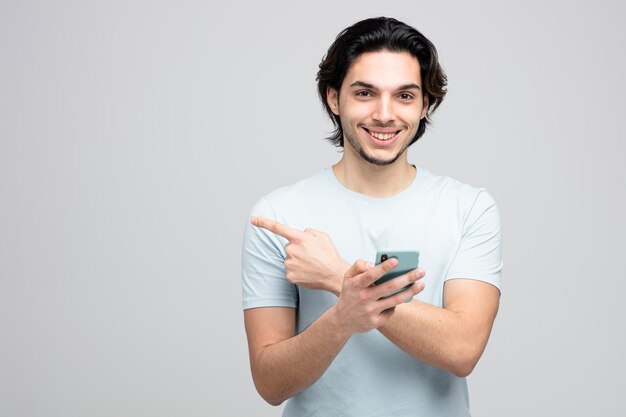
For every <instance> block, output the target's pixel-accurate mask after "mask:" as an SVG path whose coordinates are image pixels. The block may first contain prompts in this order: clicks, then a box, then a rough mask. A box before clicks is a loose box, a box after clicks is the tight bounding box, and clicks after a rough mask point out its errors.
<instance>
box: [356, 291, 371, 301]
mask: <svg viewBox="0 0 626 417" xmlns="http://www.w3.org/2000/svg"><path fill="white" fill-rule="evenodd" d="M368 298H369V296H368V294H367V293H366V292H365V291H361V292H359V293H358V294H357V296H356V299H357V300H358V301H359V302H360V303H364V302H365V301H367V300H368Z"/></svg>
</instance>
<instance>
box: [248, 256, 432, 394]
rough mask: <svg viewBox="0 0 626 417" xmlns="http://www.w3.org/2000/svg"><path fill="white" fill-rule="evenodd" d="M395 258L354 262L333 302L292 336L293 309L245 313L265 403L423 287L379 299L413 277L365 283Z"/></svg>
mask: <svg viewBox="0 0 626 417" xmlns="http://www.w3.org/2000/svg"><path fill="white" fill-rule="evenodd" d="M396 262H397V261H395V260H393V259H390V260H389V261H387V262H385V263H382V264H380V265H378V266H376V267H373V266H372V265H367V264H366V263H365V262H364V261H358V262H356V263H355V264H354V265H353V266H352V267H351V268H350V269H349V270H348V271H347V272H346V275H345V278H344V281H343V286H342V289H341V295H340V297H339V299H338V300H337V303H336V304H335V305H334V306H333V307H331V308H330V309H329V310H327V311H326V312H325V313H323V314H322V315H321V316H320V317H319V318H318V319H317V320H316V321H315V322H313V323H312V324H311V325H310V326H309V327H307V328H306V330H304V331H303V332H302V333H300V334H298V335H295V315H296V310H295V309H293V308H281V307H266V308H255V309H249V310H246V311H245V313H244V319H245V325H246V333H247V335H248V347H249V352H250V367H251V369H252V378H253V380H254V384H255V386H256V388H257V391H258V392H259V394H260V395H261V396H262V397H263V398H264V399H265V400H266V401H267V402H268V403H270V404H273V405H278V404H280V403H282V402H283V401H285V400H286V399H287V398H290V397H292V396H293V395H295V394H297V393H299V392H300V391H302V390H304V389H305V388H307V387H309V386H310V385H311V384H313V383H314V382H315V381H317V380H318V379H319V378H320V377H321V376H322V374H323V373H324V371H326V369H327V368H328V366H329V365H330V364H331V362H332V361H333V359H334V358H335V356H336V355H337V353H338V352H339V351H340V350H341V349H342V348H343V346H344V345H345V343H346V342H347V341H348V339H349V338H350V336H351V335H352V334H354V333H359V332H366V331H370V330H372V329H375V328H377V327H379V326H381V325H382V324H384V323H385V322H386V321H387V320H389V318H390V317H391V316H392V315H393V312H394V307H395V306H396V305H398V304H400V303H402V302H403V300H406V299H407V298H408V297H412V296H413V295H415V294H417V293H418V292H419V291H421V290H422V289H423V285H422V284H421V283H418V284H415V285H413V286H411V288H409V289H407V290H405V291H403V292H401V293H398V294H396V295H394V296H392V297H388V298H385V299H383V300H380V298H381V297H382V296H383V295H385V294H388V293H391V292H394V291H396V290H398V289H400V288H402V287H404V286H405V285H407V284H408V283H409V282H415V281H416V280H417V274H406V275H403V277H402V279H396V280H394V282H387V283H385V284H384V285H381V286H380V287H371V283H372V282H374V281H375V280H376V279H378V278H380V277H381V276H382V275H384V274H385V273H386V272H388V271H390V270H391V269H393V268H394V267H395V266H396Z"/></svg>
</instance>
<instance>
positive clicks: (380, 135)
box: [363, 128, 400, 142]
mask: <svg viewBox="0 0 626 417" xmlns="http://www.w3.org/2000/svg"><path fill="white" fill-rule="evenodd" d="M363 130H365V131H366V132H367V133H369V135H370V136H372V137H373V138H374V139H377V140H381V141H383V142H385V141H388V140H390V139H392V138H394V137H396V135H397V134H398V133H400V131H399V130H394V131H390V132H380V131H378V132H376V131H373V130H370V129H367V128H363Z"/></svg>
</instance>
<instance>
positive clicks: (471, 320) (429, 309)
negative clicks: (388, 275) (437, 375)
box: [378, 279, 500, 377]
mask: <svg viewBox="0 0 626 417" xmlns="http://www.w3.org/2000/svg"><path fill="white" fill-rule="evenodd" d="M499 300H500V292H499V290H498V289H497V288H496V287H494V286H493V285H491V284H487V283H485V282H482V281H476V280H471V279H453V280H449V281H447V282H446V284H445V286H444V300H443V302H444V305H443V308H440V307H435V306H433V305H430V304H426V303H423V302H420V301H412V302H411V303H408V304H405V305H399V306H398V307H397V308H396V313H395V314H394V315H393V317H392V318H391V319H389V321H387V323H385V324H384V325H383V326H381V327H379V328H378V330H379V331H380V332H381V333H382V334H384V335H385V336H386V337H387V338H388V339H389V340H391V341H392V342H393V343H395V344H396V345H397V346H399V347H400V348H401V349H402V350H404V351H406V352H408V353H409V354H411V355H412V356H413V357H415V358H417V359H419V360H421V361H423V362H426V363H428V364H430V365H433V366H435V367H437V368H440V369H443V370H446V371H448V372H451V373H453V374H455V375H457V376H461V377H463V376H467V375H469V374H470V373H471V372H472V370H473V369H474V367H475V366H476V364H477V363H478V360H479V359H480V356H481V355H482V353H483V351H484V349H485V346H486V345H487V341H488V340H489V335H490V333H491V328H492V326H493V322H494V320H495V317H496V313H497V312H498V305H499Z"/></svg>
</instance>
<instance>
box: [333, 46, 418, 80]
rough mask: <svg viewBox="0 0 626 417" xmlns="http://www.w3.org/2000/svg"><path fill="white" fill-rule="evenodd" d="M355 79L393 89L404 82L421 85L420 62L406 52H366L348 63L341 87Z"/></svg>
mask: <svg viewBox="0 0 626 417" xmlns="http://www.w3.org/2000/svg"><path fill="white" fill-rule="evenodd" d="M355 81H362V82H366V83H368V84H372V85H374V86H376V87H377V88H381V89H387V88H390V89H393V88H395V87H397V86H400V85H406V84H417V85H419V86H421V85H422V79H421V75H420V64H419V61H418V60H417V58H415V57H414V56H413V55H411V54H410V53H408V52H392V51H387V50H384V51H378V52H366V53H363V54H361V55H359V56H358V57H357V58H356V59H355V60H354V62H353V63H352V65H350V68H349V69H348V72H347V73H346V76H345V78H344V80H343V84H342V88H343V87H344V86H350V85H351V84H352V83H354V82H355Z"/></svg>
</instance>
